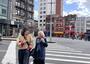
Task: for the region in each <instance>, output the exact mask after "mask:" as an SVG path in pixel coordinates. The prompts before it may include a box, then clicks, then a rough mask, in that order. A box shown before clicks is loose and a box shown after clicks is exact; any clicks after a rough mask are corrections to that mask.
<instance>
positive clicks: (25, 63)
mask: <svg viewBox="0 0 90 64" xmlns="http://www.w3.org/2000/svg"><path fill="white" fill-rule="evenodd" d="M18 62H19V64H29V51H28V50H27V49H22V50H21V49H20V50H18Z"/></svg>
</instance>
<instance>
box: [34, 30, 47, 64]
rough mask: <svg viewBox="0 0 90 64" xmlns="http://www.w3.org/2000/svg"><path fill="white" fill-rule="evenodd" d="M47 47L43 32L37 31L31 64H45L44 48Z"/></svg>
mask: <svg viewBox="0 0 90 64" xmlns="http://www.w3.org/2000/svg"><path fill="white" fill-rule="evenodd" d="M47 46H48V44H47V40H46V38H45V34H44V32H43V31H39V32H38V37H37V38H36V46H35V50H34V60H33V64H45V47H47Z"/></svg>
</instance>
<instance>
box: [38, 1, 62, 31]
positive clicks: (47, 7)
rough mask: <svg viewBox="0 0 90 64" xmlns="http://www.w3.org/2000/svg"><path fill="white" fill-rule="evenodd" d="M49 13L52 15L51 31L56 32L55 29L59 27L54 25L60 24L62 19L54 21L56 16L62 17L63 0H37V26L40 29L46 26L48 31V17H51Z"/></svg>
mask: <svg viewBox="0 0 90 64" xmlns="http://www.w3.org/2000/svg"><path fill="white" fill-rule="evenodd" d="M51 4H52V6H51ZM51 15H52V16H53V17H54V21H53V24H52V25H53V26H52V29H54V30H53V32H56V29H59V28H58V27H57V26H55V25H56V24H62V23H61V22H62V21H60V22H58V21H56V18H57V17H58V18H59V20H60V19H61V18H62V15H63V0H39V23H38V27H39V29H40V30H41V29H42V30H43V29H45V27H46V28H48V30H49V32H50V17H51ZM60 17H61V18H60ZM58 18H57V19H58ZM46 30H47V29H46ZM57 31H59V30H57Z"/></svg>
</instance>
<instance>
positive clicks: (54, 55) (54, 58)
mask: <svg viewBox="0 0 90 64" xmlns="http://www.w3.org/2000/svg"><path fill="white" fill-rule="evenodd" d="M52 41H53V42H56V43H49V46H48V47H47V48H46V64H90V42H87V41H84V40H82V41H81V40H72V39H66V38H52ZM0 43H1V44H0V61H1V60H2V59H3V57H4V55H5V52H6V50H7V47H8V45H9V43H10V41H2V42H0ZM12 44H15V42H12ZM13 50H14V49H13ZM15 50H16V49H15ZM31 60H32V58H31V59H30V64H32V61H31ZM16 64H18V63H16Z"/></svg>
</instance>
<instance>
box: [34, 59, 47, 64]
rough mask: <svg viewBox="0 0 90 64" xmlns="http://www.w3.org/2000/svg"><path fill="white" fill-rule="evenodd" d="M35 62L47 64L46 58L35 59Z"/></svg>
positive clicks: (35, 63) (36, 63)
mask: <svg viewBox="0 0 90 64" xmlns="http://www.w3.org/2000/svg"><path fill="white" fill-rule="evenodd" d="M33 64H45V60H44V59H34V60H33Z"/></svg>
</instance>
